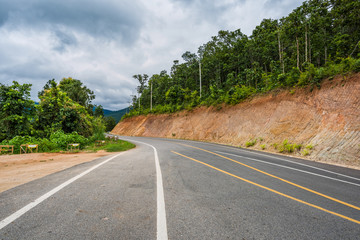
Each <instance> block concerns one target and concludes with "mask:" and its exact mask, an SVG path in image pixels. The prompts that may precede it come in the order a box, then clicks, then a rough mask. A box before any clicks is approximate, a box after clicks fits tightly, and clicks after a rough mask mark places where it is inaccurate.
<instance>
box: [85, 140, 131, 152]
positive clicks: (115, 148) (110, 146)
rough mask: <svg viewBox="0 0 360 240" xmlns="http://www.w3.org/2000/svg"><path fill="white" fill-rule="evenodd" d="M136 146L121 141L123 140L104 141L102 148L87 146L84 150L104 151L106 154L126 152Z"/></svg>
mask: <svg viewBox="0 0 360 240" xmlns="http://www.w3.org/2000/svg"><path fill="white" fill-rule="evenodd" d="M134 147H136V145H134V144H132V143H130V142H127V141H123V140H115V141H114V140H108V139H106V140H105V144H104V145H103V146H94V145H93V146H89V147H87V148H86V151H98V150H105V151H107V152H121V151H126V150H128V149H131V148H134Z"/></svg>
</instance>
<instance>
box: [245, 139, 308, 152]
mask: <svg viewBox="0 0 360 240" xmlns="http://www.w3.org/2000/svg"><path fill="white" fill-rule="evenodd" d="M263 141H264V139H263V138H262V137H259V138H252V139H250V140H249V141H246V142H245V144H244V145H245V147H247V148H251V147H255V148H258V149H261V150H267V149H268V150H270V149H271V150H273V151H275V152H278V153H283V154H297V155H302V156H308V155H310V154H311V152H312V150H313V149H314V146H313V145H312V144H307V145H303V144H298V143H291V142H290V141H289V140H288V139H285V140H284V141H283V142H281V143H273V144H271V145H270V147H267V146H266V144H260V143H261V142H263ZM257 144H260V146H259V145H257ZM240 147H241V146H240Z"/></svg>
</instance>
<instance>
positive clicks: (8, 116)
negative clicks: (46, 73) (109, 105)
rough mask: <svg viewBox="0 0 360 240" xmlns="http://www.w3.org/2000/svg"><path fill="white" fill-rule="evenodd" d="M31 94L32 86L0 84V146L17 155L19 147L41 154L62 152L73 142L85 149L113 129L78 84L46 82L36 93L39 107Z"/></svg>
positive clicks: (90, 94) (74, 81)
mask: <svg viewBox="0 0 360 240" xmlns="http://www.w3.org/2000/svg"><path fill="white" fill-rule="evenodd" d="M30 91H31V84H19V83H18V82H16V81H14V82H13V83H12V85H10V86H8V85H4V84H1V83H0V145H15V146H16V148H17V151H18V150H19V146H20V144H39V148H40V151H54V150H58V149H62V150H65V149H66V147H67V144H68V143H75V142H76V143H80V144H81V146H82V147H84V146H86V145H87V144H89V143H91V142H94V141H95V140H101V139H104V138H105V135H104V132H105V131H109V130H111V129H113V127H114V126H115V125H116V122H115V119H114V118H112V117H104V110H103V108H102V106H101V105H99V106H93V104H92V100H93V99H95V95H94V92H93V91H91V90H90V89H88V88H87V87H86V86H84V85H83V83H82V82H81V81H80V80H77V79H72V78H63V79H62V80H61V81H60V82H59V83H57V82H56V81H55V80H54V79H53V80H49V81H48V82H47V83H46V84H45V86H44V88H43V90H42V91H40V92H39V93H38V97H39V99H40V102H39V104H35V102H34V101H32V100H31V99H30Z"/></svg>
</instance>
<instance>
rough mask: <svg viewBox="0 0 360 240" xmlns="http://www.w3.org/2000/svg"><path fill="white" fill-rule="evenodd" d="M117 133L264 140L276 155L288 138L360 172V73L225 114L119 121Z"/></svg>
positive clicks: (208, 111)
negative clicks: (278, 147) (310, 146)
mask: <svg viewBox="0 0 360 240" xmlns="http://www.w3.org/2000/svg"><path fill="white" fill-rule="evenodd" d="M112 132H113V133H115V134H120V135H131V136H148V137H166V138H183V139H192V140H201V141H210V142H217V143H224V144H230V145H234V146H245V143H246V141H249V139H253V138H260V137H261V138H262V139H263V140H262V141H261V142H260V141H258V143H257V144H256V145H255V146H254V147H253V148H255V149H260V146H261V145H263V144H265V147H266V150H267V151H275V152H276V151H277V150H276V149H275V148H274V147H273V144H274V143H282V142H283V141H284V140H285V139H288V140H289V142H292V143H297V144H303V145H307V144H312V145H313V146H314V148H313V149H312V150H311V151H310V155H309V156H307V158H309V159H313V160H316V161H323V162H328V163H333V164H342V165H347V166H353V167H360V74H356V75H352V76H350V77H342V76H339V77H337V78H335V79H333V80H326V81H324V83H323V84H322V86H321V89H317V88H314V90H313V91H310V89H309V88H303V89H296V90H295V92H291V91H289V90H287V91H285V90H284V91H280V92H277V93H271V94H267V95H266V96H258V97H255V98H253V99H252V100H249V101H246V102H243V103H240V104H238V105H236V106H224V107H222V108H221V109H219V108H218V107H210V108H205V107H201V108H197V109H195V110H193V111H183V112H180V113H175V114H162V115H148V116H137V117H133V118H129V119H125V120H124V121H122V122H120V123H119V124H118V125H117V126H116V127H115V128H114V129H113V131H112ZM263 147H264V146H263ZM296 154H298V155H300V152H299V153H296ZM296 154H295V155H296Z"/></svg>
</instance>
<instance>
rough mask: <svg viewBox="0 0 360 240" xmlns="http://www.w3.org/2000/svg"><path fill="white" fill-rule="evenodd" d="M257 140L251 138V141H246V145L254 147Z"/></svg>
mask: <svg viewBox="0 0 360 240" xmlns="http://www.w3.org/2000/svg"><path fill="white" fill-rule="evenodd" d="M256 141H257V140H256V139H252V140H249V141H247V142H246V143H245V146H246V147H252V146H254V145H255V144H256Z"/></svg>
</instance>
